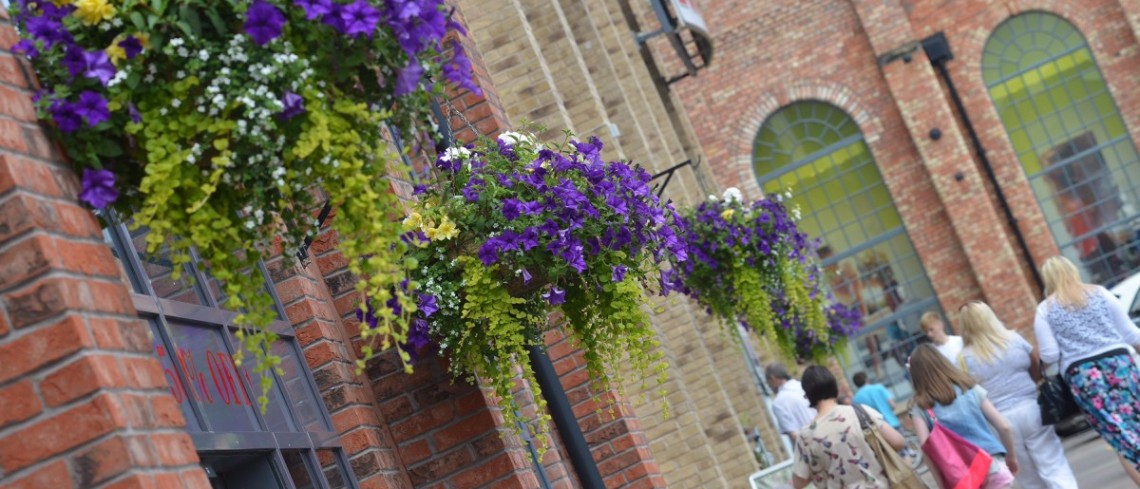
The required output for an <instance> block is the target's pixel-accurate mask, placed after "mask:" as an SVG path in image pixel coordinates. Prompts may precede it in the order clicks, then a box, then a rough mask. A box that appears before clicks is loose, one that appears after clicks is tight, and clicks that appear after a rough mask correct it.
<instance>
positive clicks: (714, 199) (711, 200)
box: [709, 194, 720, 202]
mask: <svg viewBox="0 0 1140 489" xmlns="http://www.w3.org/2000/svg"><path fill="white" fill-rule="evenodd" d="M718 200H720V199H718V198H716V196H715V195H713V194H709V202H716V201H718Z"/></svg>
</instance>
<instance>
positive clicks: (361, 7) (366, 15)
mask: <svg viewBox="0 0 1140 489" xmlns="http://www.w3.org/2000/svg"><path fill="white" fill-rule="evenodd" d="M380 17H381V15H380V10H379V9H377V8H376V7H373V6H372V5H371V4H369V3H368V2H367V1H366V0H356V1H355V2H352V3H350V4H348V5H345V6H344V8H343V9H342V10H341V11H340V18H341V19H342V20H343V21H344V29H343V31H342V32H344V34H345V35H348V36H360V35H367V36H368V38H369V39H371V38H372V35H373V34H375V33H376V24H379V23H380Z"/></svg>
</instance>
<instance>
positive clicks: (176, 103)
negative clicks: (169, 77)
mask: <svg viewBox="0 0 1140 489" xmlns="http://www.w3.org/2000/svg"><path fill="white" fill-rule="evenodd" d="M170 106H171V107H174V108H175V109H177V108H179V107H181V106H182V101H181V100H178V99H174V100H171V101H170Z"/></svg>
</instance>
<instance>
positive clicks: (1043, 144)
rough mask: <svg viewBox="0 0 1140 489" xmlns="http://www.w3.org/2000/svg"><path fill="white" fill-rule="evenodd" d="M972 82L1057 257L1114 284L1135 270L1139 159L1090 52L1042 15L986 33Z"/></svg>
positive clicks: (1070, 30)
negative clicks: (980, 88)
mask: <svg viewBox="0 0 1140 489" xmlns="http://www.w3.org/2000/svg"><path fill="white" fill-rule="evenodd" d="M982 78H983V80H985V84H986V88H987V89H988V90H989V93H990V97H992V98H993V101H994V105H995V106H996V107H997V111H998V114H999V115H1000V117H1001V121H1002V124H1003V125H1004V126H1005V130H1006V132H1007V133H1008V134H1009V139H1010V142H1011V143H1012V144H1013V148H1014V151H1015V152H1016V153H1017V158H1018V159H1019V160H1020V161H1021V167H1022V168H1023V169H1024V170H1025V175H1026V176H1027V177H1028V179H1029V184H1030V186H1031V187H1032V188H1033V194H1034V195H1035V196H1036V197H1037V202H1038V203H1039V204H1040V205H1041V210H1042V212H1043V213H1044V214H1045V220H1046V221H1047V222H1048V224H1049V229H1050V231H1052V233H1053V237H1054V239H1056V240H1057V245H1058V246H1059V247H1060V248H1061V252H1062V253H1063V254H1065V255H1066V256H1068V257H1069V258H1070V259H1072V260H1073V261H1074V262H1075V263H1077V264H1078V265H1079V266H1081V267H1082V269H1083V271H1084V272H1085V275H1086V278H1087V279H1090V280H1093V281H1096V282H1098V283H1101V284H1104V285H1111V284H1113V283H1116V282H1117V281H1119V280H1120V279H1121V278H1123V277H1124V276H1126V275H1127V274H1128V273H1129V272H1130V271H1131V270H1133V269H1135V268H1137V264H1138V263H1140V260H1138V258H1140V253H1137V252H1140V241H1137V240H1136V238H1137V232H1136V230H1135V229H1134V227H1135V225H1136V223H1137V219H1136V218H1137V217H1140V207H1138V205H1140V193H1138V190H1140V158H1138V157H1137V154H1136V146H1135V145H1134V144H1133V142H1132V138H1131V137H1130V136H1129V134H1128V130H1127V129H1126V128H1125V127H1124V121H1123V120H1122V119H1121V117H1120V113H1119V111H1117V109H1116V102H1115V101H1114V100H1113V99H1112V95H1111V94H1110V93H1109V92H1108V87H1107V86H1106V85H1105V82H1104V76H1103V75H1102V74H1101V72H1100V68H1098V67H1097V65H1096V60H1095V59H1093V54H1092V51H1091V50H1090V49H1089V45H1088V43H1087V42H1085V39H1084V37H1083V36H1082V35H1081V33H1080V31H1078V30H1077V29H1076V28H1075V27H1073V25H1072V24H1070V23H1069V22H1067V21H1065V20H1064V19H1062V18H1060V17H1057V16H1055V15H1052V14H1048V13H1044V12H1030V13H1025V14H1021V15H1018V16H1015V17H1012V18H1010V19H1009V20H1007V21H1005V22H1004V23H1002V24H1001V25H1000V26H998V28H997V29H995V30H994V32H993V34H992V35H991V36H990V39H989V40H988V41H987V42H986V47H985V52H984V54H983V56H982Z"/></svg>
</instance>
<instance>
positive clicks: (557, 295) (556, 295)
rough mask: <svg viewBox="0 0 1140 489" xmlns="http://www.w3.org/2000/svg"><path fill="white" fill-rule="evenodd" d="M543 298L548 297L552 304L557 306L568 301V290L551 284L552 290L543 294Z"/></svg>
mask: <svg viewBox="0 0 1140 489" xmlns="http://www.w3.org/2000/svg"><path fill="white" fill-rule="evenodd" d="M542 298H543V299H546V302H548V303H549V304H550V305H552V306H557V305H561V304H565V303H566V290H565V289H560V288H558V286H557V285H552V286H550V290H548V291H546V292H544V293H543V294H542Z"/></svg>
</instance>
